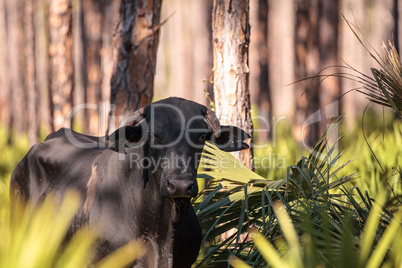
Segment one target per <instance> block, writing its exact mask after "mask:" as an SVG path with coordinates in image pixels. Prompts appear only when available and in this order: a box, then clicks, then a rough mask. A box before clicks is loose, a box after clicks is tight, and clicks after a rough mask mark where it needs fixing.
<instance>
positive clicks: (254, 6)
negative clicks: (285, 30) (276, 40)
mask: <svg viewBox="0 0 402 268" xmlns="http://www.w3.org/2000/svg"><path fill="white" fill-rule="evenodd" d="M268 9H269V6H268V1H267V0H253V1H251V2H250V11H251V12H252V14H251V16H250V17H251V19H254V21H252V22H251V25H252V26H253V27H251V36H250V46H251V49H250V69H251V72H250V90H251V100H252V103H255V104H256V105H257V107H258V115H259V116H261V117H262V118H263V119H264V120H258V125H259V126H260V127H259V131H258V132H257V131H256V130H254V131H255V132H254V133H255V134H254V135H255V136H254V138H255V139H256V140H258V141H259V142H266V141H267V140H270V139H271V138H272V103H271V92H270V87H269V83H268V81H269V66H268V62H269V61H268Z"/></svg>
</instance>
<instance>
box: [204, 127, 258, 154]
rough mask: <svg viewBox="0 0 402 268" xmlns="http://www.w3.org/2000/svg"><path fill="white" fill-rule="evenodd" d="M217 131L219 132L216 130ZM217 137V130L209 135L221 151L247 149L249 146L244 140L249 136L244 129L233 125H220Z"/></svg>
mask: <svg viewBox="0 0 402 268" xmlns="http://www.w3.org/2000/svg"><path fill="white" fill-rule="evenodd" d="M218 131H219V132H218ZM218 131H217V132H218V133H220V135H219V137H216V136H217V132H214V133H213V134H212V135H211V138H210V139H211V141H212V142H213V143H214V144H215V145H216V146H217V147H218V148H219V149H221V150H222V151H225V152H235V151H241V150H244V149H248V148H249V146H248V144H246V143H245V142H244V141H245V140H247V139H249V138H251V136H250V135H248V134H247V133H246V132H245V131H243V130H241V129H240V128H238V127H234V126H221V130H218Z"/></svg>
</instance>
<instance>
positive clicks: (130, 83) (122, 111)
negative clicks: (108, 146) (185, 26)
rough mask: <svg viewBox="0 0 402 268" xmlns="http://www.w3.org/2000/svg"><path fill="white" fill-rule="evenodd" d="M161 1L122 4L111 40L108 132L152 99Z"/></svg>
mask: <svg viewBox="0 0 402 268" xmlns="http://www.w3.org/2000/svg"><path fill="white" fill-rule="evenodd" d="M160 9H161V0H148V1H145V0H143V1H133V0H122V2H121V6H120V21H119V24H118V27H117V29H116V31H115V33H114V38H113V50H114V52H113V61H114V67H113V74H112V78H111V98H110V103H111V104H113V105H115V107H114V109H113V110H111V112H110V116H109V127H108V131H109V132H110V131H113V129H114V128H116V127H118V125H120V124H122V123H123V122H124V118H127V117H128V116H130V115H131V114H132V113H133V112H134V111H135V110H137V109H139V108H141V107H143V106H144V105H146V104H148V103H150V102H151V101H152V97H153V91H154V87H153V81H154V75H155V65H156V52H157V47H158V37H159V20H160Z"/></svg>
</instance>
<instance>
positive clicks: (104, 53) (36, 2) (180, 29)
mask: <svg viewBox="0 0 402 268" xmlns="http://www.w3.org/2000/svg"><path fill="white" fill-rule="evenodd" d="M399 2H400V1H398V0H322V1H318V0H311V1H308V0H284V1H276V0H269V1H267V0H251V1H250V10H249V21H250V25H251V34H250V46H249V66H248V67H249V88H250V93H251V94H250V95H251V103H252V108H253V113H254V114H255V115H261V116H263V117H264V118H267V120H268V122H269V123H270V130H269V131H268V132H262V133H259V134H258V137H255V138H258V140H262V141H265V140H267V139H269V138H271V137H272V134H273V127H274V126H275V125H276V124H279V125H287V126H292V132H293V137H294V138H295V139H296V140H297V141H301V140H302V137H301V126H302V124H303V122H304V121H305V120H306V118H307V117H308V116H309V115H311V114H313V113H314V112H316V111H317V110H318V109H320V108H321V109H322V111H324V113H328V112H325V110H324V108H325V107H327V110H328V107H329V108H331V109H332V110H333V111H332V112H330V114H332V115H339V114H341V113H345V114H346V126H347V128H348V129H352V128H353V126H354V124H355V119H356V118H358V117H359V116H361V115H362V111H363V109H364V107H365V106H366V105H367V103H368V101H367V100H366V98H365V97H364V96H363V95H361V94H358V93H357V92H350V93H348V94H346V95H345V96H343V97H342V99H341V101H340V102H339V103H337V102H336V101H337V100H338V98H339V97H340V96H341V95H342V94H344V93H346V92H348V91H351V90H353V89H356V88H357V87H360V85H359V84H357V83H354V82H353V81H349V80H347V79H339V78H336V77H331V78H328V79H326V80H325V81H324V82H323V83H321V84H320V85H319V88H318V91H316V93H317V94H313V93H314V92H315V87H316V85H312V86H310V87H309V88H308V89H307V90H306V94H303V92H304V90H305V89H306V85H307V84H306V83H307V82H304V83H296V84H292V83H293V82H295V81H296V80H299V79H303V78H305V77H309V76H314V75H316V74H317V73H318V72H319V71H321V70H322V69H324V68H325V67H328V66H334V65H345V63H347V64H349V65H351V66H352V67H354V68H356V69H357V70H359V71H361V72H363V73H365V74H370V68H371V67H376V63H375V62H374V60H373V59H372V58H371V57H370V56H369V55H368V53H367V52H366V51H365V50H364V48H363V47H362V46H361V44H359V41H358V40H357V39H356V38H355V36H354V35H353V33H352V31H351V30H350V29H349V28H348V26H347V24H346V23H345V21H344V20H343V19H342V17H341V13H343V14H344V15H345V17H346V18H348V19H349V20H352V21H353V20H354V17H355V18H356V21H357V22H358V23H359V24H360V26H361V27H362V29H363V31H364V33H365V34H366V36H367V39H368V40H369V41H370V43H371V44H372V45H373V46H374V47H375V48H376V49H377V51H381V45H382V42H383V41H385V42H387V40H388V39H393V40H394V41H395V44H396V46H397V49H399V44H400V43H401V42H399V39H400V36H401V34H400V33H399V31H400V29H401V27H400V26H399V25H400V23H401V22H400V21H401V19H400V16H399V9H400V8H401V7H400V6H401V4H400V3H399ZM155 3H157V2H155ZM212 7H213V1H212V0H197V1H186V0H166V1H163V2H162V6H161V7H158V6H157V4H155V5H154V6H153V7H152V8H153V10H150V11H149V10H148V11H147V12H148V13H147V14H146V16H144V15H143V14H140V16H142V17H143V18H144V20H145V21H146V20H148V23H150V24H148V25H151V26H152V27H153V28H151V29H149V28H148V29H147V30H146V31H145V32H139V33H137V38H138V40H141V39H140V38H141V37H144V36H145V37H147V38H145V39H144V40H146V42H149V43H150V45H148V49H151V50H152V51H151V52H149V54H148V55H151V56H150V58H149V59H148V60H149V62H148V63H146V64H143V66H137V67H136V70H135V71H132V73H131V81H136V76H138V77H140V76H141V75H142V74H144V75H145V76H147V77H146V79H145V83H147V85H148V88H147V89H146V92H142V93H140V94H141V95H142V97H141V98H142V99H140V100H138V103H137V106H138V107H137V108H139V106H142V105H144V104H146V103H148V102H149V101H151V99H153V100H158V99H161V98H165V97H168V96H180V97H184V98H187V99H190V100H194V101H197V102H200V103H204V104H209V102H210V101H208V98H207V96H206V92H208V93H209V98H210V100H212V101H213V100H214V98H213V90H212V85H211V79H212V68H213V61H212V60H213V55H212ZM152 12H153V13H152ZM159 12H160V14H159ZM159 15H160V20H159ZM120 19H122V20H123V19H124V18H121V17H120V14H119V1H116V0H105V1H95V0H85V1H80V0H55V1H50V2H48V1H46V0H0V40H2V42H0V85H1V91H0V123H1V125H2V126H4V127H6V128H8V129H12V130H14V131H16V132H17V133H19V134H22V133H28V137H29V143H30V144H34V143H36V142H37V141H38V140H39V137H40V133H42V137H43V136H44V134H48V133H50V132H51V131H54V130H57V129H58V128H60V127H62V126H63V125H66V126H67V127H69V126H70V124H71V121H69V120H65V118H66V117H67V115H68V113H69V112H70V111H71V109H72V107H74V106H76V105H79V104H83V103H89V104H91V105H92V106H91V105H89V106H87V107H86V109H82V110H80V112H77V113H74V117H73V121H72V126H73V127H74V128H75V129H78V130H79V131H82V132H85V133H88V134H92V135H104V134H105V133H106V131H107V129H108V124H109V123H110V122H108V109H109V104H110V102H111V95H113V94H111V91H113V88H115V87H116V83H118V81H117V82H116V81H111V80H112V79H111V78H112V74H113V68H114V63H113V62H114V61H115V62H116V43H117V42H118V38H119V36H117V35H116V32H117V31H118V27H121V25H120V26H119V25H118V23H117V22H118V21H119V20H120ZM158 34H159V48H158ZM149 35H151V37H152V35H153V39H152V38H148V37H149ZM141 45H143V44H141ZM156 49H157V54H156ZM155 57H156V66H148V65H149V64H150V63H152V60H155ZM119 60H121V59H119ZM144 60H145V62H146V60H147V59H144ZM119 68H124V67H121V66H120V65H119ZM141 68H142V70H141ZM147 72H148V74H147ZM336 72H339V69H337V68H331V69H329V70H327V73H336ZM153 74H155V79H154V86H152V80H153ZM140 80H141V79H137V81H140ZM147 81H148V82H149V83H148V82H147ZM131 83H134V82H131ZM149 85H150V86H149ZM137 86H138V87H140V86H141V85H137ZM112 98H113V96H112ZM114 101H117V102H118V100H116V99H115V100H114ZM114 101H113V102H114ZM309 102H310V105H308V103H309ZM334 102H336V103H334ZM117 107H119V105H117ZM79 109H80V108H79ZM116 109H118V108H116ZM116 113H117V114H118V115H122V114H123V112H118V111H116ZM323 115H324V118H327V119H329V118H331V117H332V116H328V114H327V115H325V114H323ZM323 121H325V120H323ZM255 123H256V124H257V126H258V124H259V122H258V120H257V122H255ZM326 123H327V122H322V124H323V125H321V126H320V125H319V124H316V125H317V126H316V128H320V129H321V130H314V129H310V133H309V132H306V133H304V134H305V136H306V135H307V136H308V137H309V140H310V141H311V142H314V141H316V140H317V135H320V133H322V129H325V124H326ZM111 129H113V128H109V131H110V130H111ZM315 133H316V134H315ZM11 137H13V135H11V136H10V138H11ZM311 142H310V144H311Z"/></svg>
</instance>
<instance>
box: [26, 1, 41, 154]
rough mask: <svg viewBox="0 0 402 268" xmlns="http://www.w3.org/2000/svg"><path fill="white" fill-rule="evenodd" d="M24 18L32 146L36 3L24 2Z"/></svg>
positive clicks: (36, 131) (31, 140)
mask: <svg viewBox="0 0 402 268" xmlns="http://www.w3.org/2000/svg"><path fill="white" fill-rule="evenodd" d="M24 3H25V5H24V8H25V16H24V32H25V34H24V36H25V85H26V90H27V102H28V107H27V121H28V122H27V123H28V140H29V144H30V145H31V146H32V145H34V144H35V143H37V142H38V140H39V126H38V120H37V116H38V107H39V103H38V102H39V99H38V88H37V85H36V69H35V60H36V57H35V20H34V17H35V10H36V1H35V0H26V1H24Z"/></svg>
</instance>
